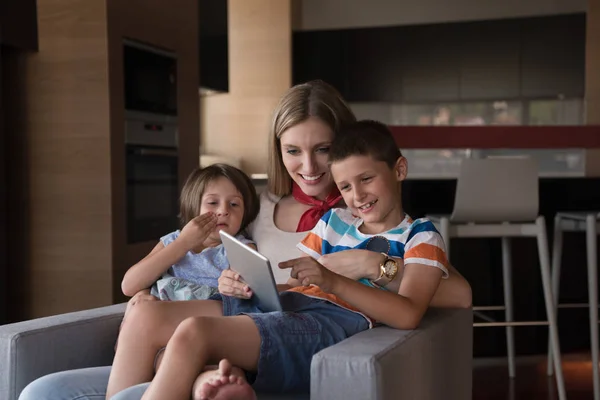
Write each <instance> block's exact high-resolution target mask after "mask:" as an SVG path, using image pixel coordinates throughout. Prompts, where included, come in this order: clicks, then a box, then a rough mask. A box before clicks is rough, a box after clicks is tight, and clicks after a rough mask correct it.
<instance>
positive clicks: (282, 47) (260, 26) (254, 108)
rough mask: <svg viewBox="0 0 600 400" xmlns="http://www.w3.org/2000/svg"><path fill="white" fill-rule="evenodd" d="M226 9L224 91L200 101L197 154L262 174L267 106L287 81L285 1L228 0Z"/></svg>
mask: <svg viewBox="0 0 600 400" xmlns="http://www.w3.org/2000/svg"><path fill="white" fill-rule="evenodd" d="M228 9H229V21H228V25H229V27H228V28H229V92H228V93H225V94H217V95H213V96H208V97H203V98H202V99H201V115H203V116H204V118H202V120H201V126H202V131H201V147H202V154H216V155H219V156H226V157H233V158H241V160H242V168H243V169H244V170H245V171H246V172H248V173H264V172H265V170H266V169H265V163H266V160H267V137H268V132H269V125H270V120H271V115H272V112H273V108H274V107H275V105H276V103H277V100H278V99H279V97H280V96H281V95H282V94H283V92H285V90H286V89H288V88H289V87H290V85H291V5H290V0H253V1H247V0H229V7H228ZM200 63H201V64H202V60H200Z"/></svg>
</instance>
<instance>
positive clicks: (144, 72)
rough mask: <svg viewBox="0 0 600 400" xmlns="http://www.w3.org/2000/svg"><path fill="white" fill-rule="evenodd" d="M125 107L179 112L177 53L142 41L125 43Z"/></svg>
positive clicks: (142, 110)
mask: <svg viewBox="0 0 600 400" xmlns="http://www.w3.org/2000/svg"><path fill="white" fill-rule="evenodd" d="M123 63H124V65H123V67H124V84H125V109H126V110H127V111H138V112H144V113H151V114H161V115H177V59H176V56H175V53H172V52H170V51H167V50H163V49H160V48H157V47H154V46H149V45H146V44H143V43H139V42H135V41H131V40H125V41H124V43H123Z"/></svg>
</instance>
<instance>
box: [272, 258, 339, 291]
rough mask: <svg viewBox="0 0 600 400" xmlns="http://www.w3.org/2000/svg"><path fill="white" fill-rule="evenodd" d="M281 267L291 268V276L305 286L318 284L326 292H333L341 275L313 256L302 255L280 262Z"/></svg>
mask: <svg viewBox="0 0 600 400" xmlns="http://www.w3.org/2000/svg"><path fill="white" fill-rule="evenodd" d="M279 268H281V269H286V268H291V271H290V276H291V277H292V278H293V279H297V280H298V281H299V282H300V283H301V284H302V285H303V286H309V285H317V286H319V287H320V288H321V289H322V290H323V291H325V292H329V293H331V292H333V291H334V286H335V284H336V282H337V281H338V279H339V278H340V276H339V275H338V274H336V273H335V272H332V271H330V270H328V269H327V268H325V267H324V266H323V265H321V264H319V263H318V262H317V261H316V260H315V259H313V258H311V257H300V258H294V259H292V260H288V261H284V262H280V263H279Z"/></svg>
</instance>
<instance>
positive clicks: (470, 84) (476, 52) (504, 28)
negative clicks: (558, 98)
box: [460, 21, 520, 100]
mask: <svg viewBox="0 0 600 400" xmlns="http://www.w3.org/2000/svg"><path fill="white" fill-rule="evenodd" d="M519 28H520V25H519V24H518V23H517V22H515V21H484V22H475V23H470V24H463V25H462V29H461V32H460V36H461V40H460V42H461V43H462V45H461V46H460V54H461V57H460V98H461V100H502V99H512V98H517V97H518V96H519V75H520V74H519V52H520V45H519V41H520V30H519Z"/></svg>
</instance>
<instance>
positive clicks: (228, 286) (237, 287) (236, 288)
mask: <svg viewBox="0 0 600 400" xmlns="http://www.w3.org/2000/svg"><path fill="white" fill-rule="evenodd" d="M219 293H221V294H223V295H225V296H231V297H237V298H238V299H249V298H250V297H252V294H253V293H252V289H250V287H248V285H247V284H246V283H245V282H244V281H243V280H242V279H241V278H240V274H238V273H237V272H235V271H233V270H232V269H225V270H223V272H221V276H220V277H219Z"/></svg>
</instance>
